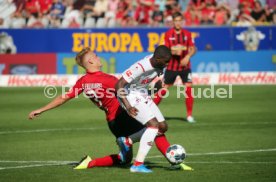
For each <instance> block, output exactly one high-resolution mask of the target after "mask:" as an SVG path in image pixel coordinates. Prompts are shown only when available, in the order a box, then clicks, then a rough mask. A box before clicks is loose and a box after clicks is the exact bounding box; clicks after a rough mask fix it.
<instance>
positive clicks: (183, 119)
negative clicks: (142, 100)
mask: <svg viewBox="0 0 276 182" xmlns="http://www.w3.org/2000/svg"><path fill="white" fill-rule="evenodd" d="M165 119H166V120H167V121H169V120H179V121H187V119H186V118H182V117H165Z"/></svg>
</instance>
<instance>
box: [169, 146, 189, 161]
mask: <svg viewBox="0 0 276 182" xmlns="http://www.w3.org/2000/svg"><path fill="white" fill-rule="evenodd" d="M166 157H167V159H168V160H169V162H170V163H172V164H180V163H182V162H183V161H184V159H185V158H186V151H185V149H184V148H183V147H182V146H181V145H178V144H173V145H171V146H169V148H168V149H167V152H166Z"/></svg>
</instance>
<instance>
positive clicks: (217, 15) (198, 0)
mask: <svg viewBox="0 0 276 182" xmlns="http://www.w3.org/2000/svg"><path fill="white" fill-rule="evenodd" d="M176 11H180V12H182V13H183V16H184V17H185V25H186V26H201V25H215V26H221V25H233V26H250V25H272V24H276V0H259V1H256V0H0V28H82V27H84V28H92V27H134V26H146V27H148V26H150V27H162V26H170V25H171V23H172V14H173V13H174V12H176Z"/></svg>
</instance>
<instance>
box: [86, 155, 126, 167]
mask: <svg viewBox="0 0 276 182" xmlns="http://www.w3.org/2000/svg"><path fill="white" fill-rule="evenodd" d="M120 162H121V160H120V156H119V155H118V154H112V155H108V156H105V157H102V158H96V159H93V160H92V161H90V162H89V164H88V168H92V167H105V166H113V165H117V164H120Z"/></svg>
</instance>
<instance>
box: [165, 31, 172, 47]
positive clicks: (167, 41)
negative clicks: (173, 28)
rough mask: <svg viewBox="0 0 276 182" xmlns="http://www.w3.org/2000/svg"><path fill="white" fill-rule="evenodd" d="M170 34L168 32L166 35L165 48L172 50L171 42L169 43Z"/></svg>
mask: <svg viewBox="0 0 276 182" xmlns="http://www.w3.org/2000/svg"><path fill="white" fill-rule="evenodd" d="M168 34H169V33H168V32H166V33H165V46H167V47H169V48H170V47H171V46H170V41H169V35H168Z"/></svg>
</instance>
